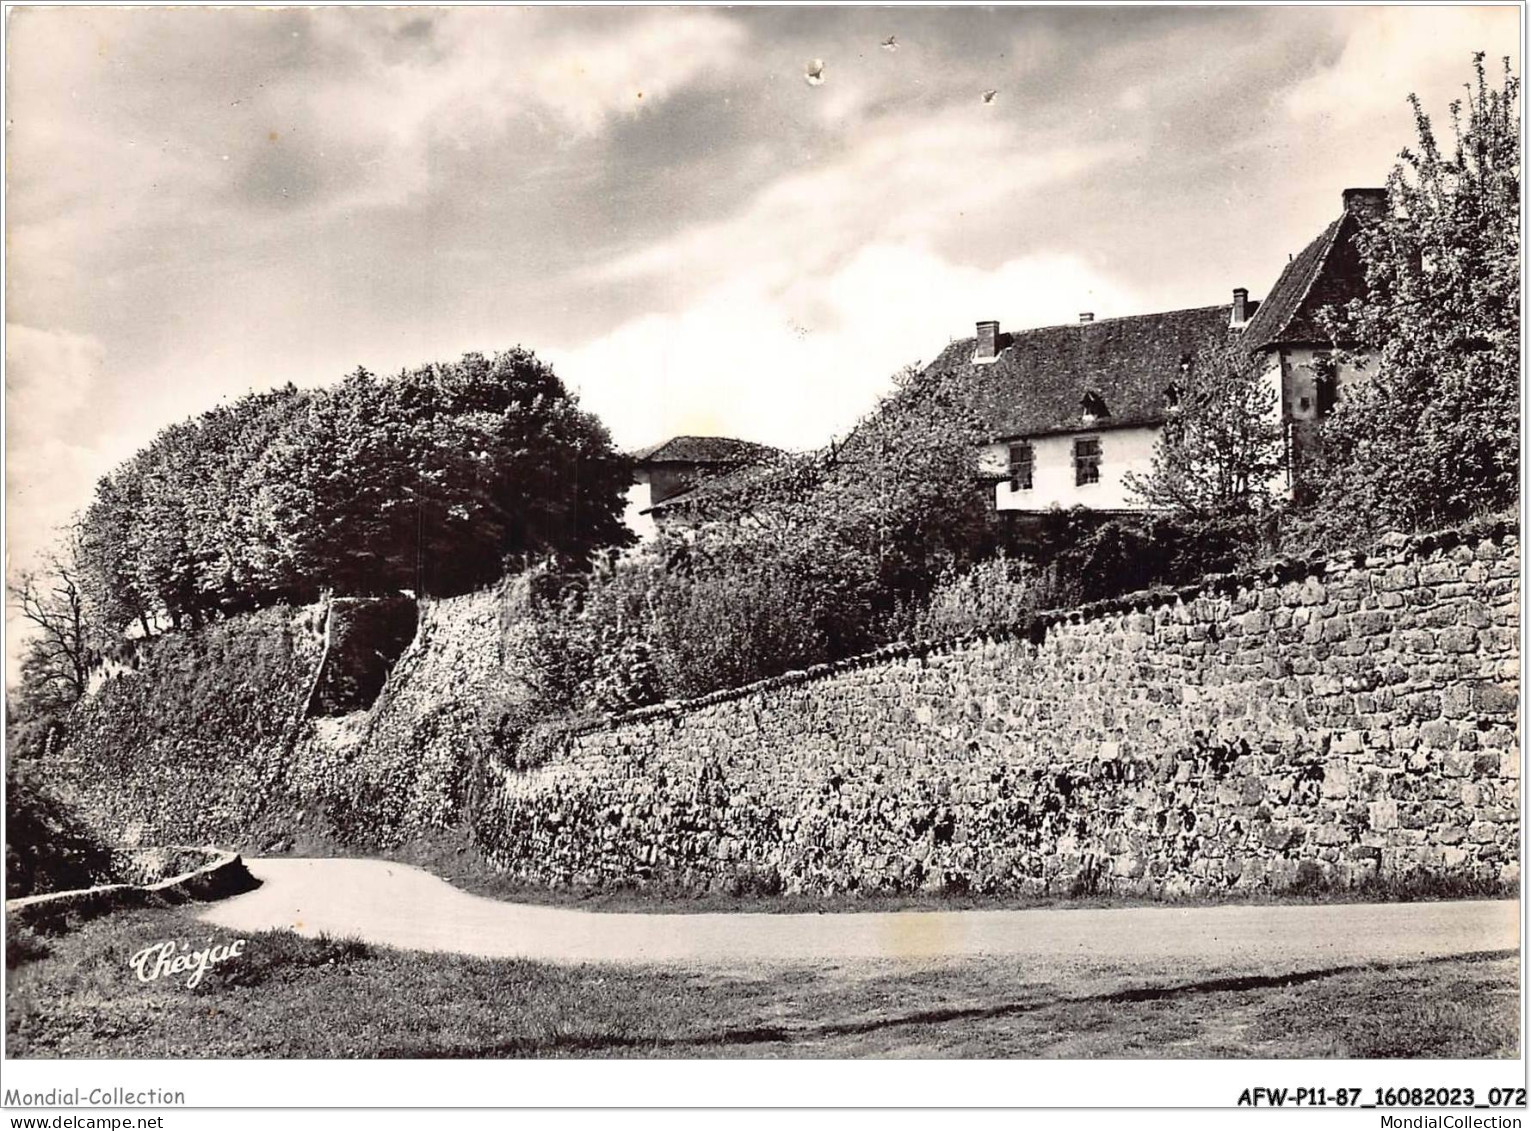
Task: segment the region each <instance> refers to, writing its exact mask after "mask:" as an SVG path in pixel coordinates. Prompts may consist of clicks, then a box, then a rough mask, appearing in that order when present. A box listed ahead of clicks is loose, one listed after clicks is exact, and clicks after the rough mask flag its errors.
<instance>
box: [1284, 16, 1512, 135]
mask: <svg viewBox="0 0 1531 1131" xmlns="http://www.w3.org/2000/svg"><path fill="white" fill-rule="evenodd" d="M1344 26H1345V27H1347V28H1349V34H1348V36H1347V38H1346V40H1345V47H1344V49H1343V50H1342V51H1341V53H1340V56H1339V58H1338V59H1337V60H1335V62H1334V63H1333V65H1331V66H1329V67H1326V68H1325V69H1323V70H1321V71H1319V72H1318V73H1317V74H1315V75H1313V76H1312V77H1311V78H1309V79H1307V80H1306V81H1304V82H1302V83H1300V84H1298V85H1297V86H1296V87H1294V88H1293V89H1292V90H1291V91H1290V92H1288V94H1287V97H1286V108H1287V111H1288V112H1289V113H1290V114H1291V115H1292V116H1293V117H1294V118H1297V119H1299V120H1307V119H1314V118H1321V119H1325V120H1327V121H1328V122H1329V123H1331V124H1333V125H1350V124H1353V123H1358V122H1362V121H1365V120H1368V119H1371V118H1374V117H1376V116H1378V115H1379V114H1386V113H1388V112H1390V111H1391V112H1393V113H1396V114H1400V115H1402V114H1406V113H1407V110H1406V108H1405V105H1404V96H1405V95H1406V94H1408V93H1409V92H1411V91H1412V92H1414V93H1416V94H1418V95H1419V96H1420V98H1421V100H1422V101H1423V102H1424V104H1425V109H1426V112H1428V113H1432V114H1434V113H1436V112H1439V113H1440V114H1441V115H1442V117H1444V110H1445V106H1446V104H1447V103H1448V102H1450V101H1451V100H1452V99H1455V98H1460V97H1462V96H1463V94H1464V91H1463V89H1462V85H1463V83H1464V82H1466V81H1467V79H1468V77H1469V74H1470V72H1469V69H1468V68H1469V65H1470V63H1471V60H1472V54H1473V52H1474V51H1484V52H1487V54H1488V63H1489V66H1490V74H1491V75H1492V74H1495V73H1497V72H1498V67H1499V63H1498V60H1499V59H1501V58H1503V57H1504V56H1509V58H1510V61H1511V63H1512V65H1513V66H1514V67H1515V69H1516V71H1517V73H1518V72H1519V69H1520V46H1519V42H1520V29H1519V9H1518V8H1514V7H1457V6H1453V7H1438V6H1430V5H1421V6H1419V7H1407V6H1400V5H1391V6H1386V7H1370V8H1352V9H1346V22H1345V24H1344Z"/></svg>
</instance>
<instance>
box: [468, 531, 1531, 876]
mask: <svg viewBox="0 0 1531 1131" xmlns="http://www.w3.org/2000/svg"><path fill="white" fill-rule="evenodd" d="M1516 535H1517V531H1516V530H1514V529H1513V528H1510V527H1505V526H1500V527H1496V528H1489V529H1487V530H1482V531H1479V532H1478V533H1475V534H1472V535H1462V534H1447V535H1441V536H1436V537H1434V538H1429V539H1414V540H1404V539H1402V538H1393V539H1390V540H1388V541H1387V542H1385V543H1384V545H1382V546H1379V547H1378V548H1377V550H1376V552H1374V553H1373V554H1370V555H1362V556H1359V557H1356V558H1351V559H1344V560H1332V561H1329V562H1320V563H1306V562H1288V563H1284V564H1281V565H1278V566H1275V567H1272V568H1271V569H1270V570H1268V571H1266V572H1264V573H1257V574H1253V575H1247V576H1242V577H1226V578H1220V579H1219V578H1213V579H1208V581H1206V582H1204V583H1203V584H1202V585H1201V586H1197V587H1192V588H1189V589H1184V590H1180V591H1178V592H1177V593H1175V594H1173V595H1167V596H1166V595H1157V596H1154V595H1140V596H1139V597H1137V598H1128V599H1125V600H1122V601H1115V602H1109V603H1103V604H1101V605H1099V606H1095V607H1093V608H1088V609H1084V610H1077V611H1075V612H1073V613H1070V614H1049V615H1048V616H1045V617H1043V618H1041V619H1040V620H1039V621H1037V622H1036V623H1034V624H1032V625H1029V626H1027V627H1025V628H1022V629H1017V630H1005V631H1002V632H996V633H995V634H993V635H991V636H989V637H987V638H983V637H979V638H968V639H964V640H961V641H957V642H952V643H949V644H946V645H938V646H931V647H927V648H892V649H884V650H883V651H881V652H879V653H877V654H875V655H873V656H870V657H863V658H861V659H859V660H855V661H850V662H847V663H842V664H836V665H826V666H825V667H824V668H822V669H818V670H815V671H811V672H808V673H797V674H795V675H789V676H787V677H783V678H780V679H776V680H771V681H766V682H765V683H762V684H757V685H755V686H752V687H749V688H744V689H739V690H737V691H731V692H724V693H719V694H715V695H712V696H708V697H706V698H704V699H701V700H698V701H695V702H693V703H689V704H681V705H671V706H667V707H663V708H657V709H656V708H650V709H646V710H644V711H640V712H636V713H634V714H632V715H628V716H625V717H623V718H620V719H617V720H614V721H613V722H612V723H611V724H609V725H607V726H604V727H601V728H598V729H595V730H591V731H589V732H587V733H583V734H581V735H578V736H577V737H574V738H573V739H571V740H570V742H569V744H568V746H567V748H566V749H565V750H564V751H563V756H562V757H561V758H558V759H557V760H555V761H554V762H552V763H551V764H548V765H545V766H543V767H541V768H539V769H537V770H533V771H528V772H519V773H518V772H512V771H501V772H500V775H499V779H498V782H497V786H496V788H495V790H494V792H493V795H492V796H491V797H490V798H489V799H488V803H487V804H486V806H485V808H484V811H483V812H482V813H481V814H480V820H479V822H478V827H479V833H480V837H481V838H482V839H483V840H484V841H485V842H486V846H487V847H488V849H489V851H490V853H491V857H492V858H493V859H494V860H495V861H496V862H497V863H498V864H499V865H500V866H501V867H503V868H504V869H506V870H507V871H509V872H512V873H514V874H516V875H518V876H521V877H524V878H526V879H529V880H533V881H537V882H542V883H548V884H568V883H578V884H605V883H629V882H635V881H638V882H642V881H664V882H669V883H674V884H676V885H678V886H681V887H689V888H701V887H739V886H752V887H753V886H758V887H764V888H768V889H774V888H775V887H777V886H780V887H782V888H784V889H786V890H788V891H798V890H801V891H812V892H838V891H845V890H853V889H857V890H885V891H898V890H909V889H913V888H919V887H926V888H931V887H941V888H946V889H972V890H979V891H1019V892H1034V893H1070V892H1073V893H1080V892H1087V891H1107V890H1109V891H1118V892H1132V893H1144V894H1177V893H1208V892H1215V891H1218V890H1225V889H1228V888H1241V889H1261V888H1264V889H1277V890H1280V889H1290V888H1293V887H1298V888H1301V887H1305V886H1315V885H1317V884H1320V883H1334V884H1341V885H1353V884H1358V883H1362V882H1365V881H1367V880H1369V879H1371V878H1373V877H1379V876H1380V877H1381V878H1383V879H1394V880H1403V879H1407V878H1408V876H1409V874H1410V873H1419V872H1425V873H1431V874H1435V875H1437V876H1444V877H1447V878H1449V879H1453V880H1463V881H1468V882H1472V883H1483V884H1485V885H1494V884H1503V885H1507V886H1508V885H1514V884H1516V883H1518V879H1519V877H1518V874H1517V866H1516V864H1515V860H1516V859H1517V857H1518V845H1519V836H1520V830H1519V826H1518V789H1519V780H1520V778H1519V773H1520V772H1519V761H1518V749H1517V741H1516V706H1517V697H1518V693H1519V643H1518V637H1517V626H1518V623H1519V593H1518V578H1519V553H1518V547H1517V543H1516Z"/></svg>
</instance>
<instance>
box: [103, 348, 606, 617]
mask: <svg viewBox="0 0 1531 1131" xmlns="http://www.w3.org/2000/svg"><path fill="white" fill-rule="evenodd" d="M628 478H629V471H628V467H627V465H626V464H625V462H624V461H623V460H622V459H621V458H620V457H619V456H618V455H617V454H616V452H615V451H614V450H613V449H612V446H611V442H610V438H609V436H608V434H607V432H606V430H605V428H604V427H602V425H601V424H600V423H599V421H597V420H596V419H595V418H594V417H593V416H591V415H590V414H589V413H586V412H583V411H582V410H580V408H579V407H578V403H577V401H576V400H575V398H574V397H572V396H571V395H570V394H569V392H568V391H567V390H566V389H565V388H564V386H563V384H562V383H561V382H560V381H559V380H558V378H557V377H556V376H555V375H554V374H553V371H552V370H551V369H550V368H549V367H548V366H547V365H545V364H544V363H542V362H540V361H538V360H537V358H536V357H535V356H533V355H532V354H531V353H529V352H528V351H525V350H521V349H515V350H511V351H508V352H506V353H501V354H496V355H495V356H493V357H486V356H484V355H482V354H468V355H466V356H464V357H463V358H462V360H460V361H458V362H454V363H450V364H445V365H430V366H425V367H422V368H419V369H415V370H410V371H407V372H404V373H401V374H399V375H398V376H397V377H394V378H390V379H382V378H378V377H376V376H375V375H373V374H371V373H369V372H367V371H366V370H365V369H360V370H357V372H355V373H353V374H352V375H351V376H349V377H347V378H346V379H345V380H344V381H342V382H341V383H340V384H339V385H337V386H335V387H333V388H330V389H325V390H319V391H300V390H298V389H296V388H295V387H293V386H291V385H289V386H287V387H286V388H283V389H278V390H275V391H273V392H270V393H262V394H259V395H254V396H249V397H245V398H242V399H241V400H239V401H236V402H235V403H233V404H232V405H227V406H223V407H220V408H218V409H215V410H213V411H211V412H207V413H204V414H203V415H202V416H200V417H198V418H196V419H194V420H189V421H186V422H183V423H181V424H177V425H174V426H172V427H170V428H167V429H165V430H164V431H163V432H161V433H160V435H159V436H158V437H156V439H155V441H154V442H153V443H152V444H151V445H150V446H149V447H148V448H146V449H145V450H144V451H142V452H140V453H138V455H136V456H135V457H134V458H133V459H131V460H129V461H128V462H127V463H126V464H125V465H123V467H121V468H119V469H118V470H117V471H116V472H115V473H114V474H113V475H111V476H109V477H107V478H106V479H104V480H103V481H102V482H101V483H100V484H99V485H98V488H97V491H96V497H95V499H94V501H93V503H92V505H91V507H90V508H89V510H88V511H87V512H86V515H85V519H84V529H83V536H82V545H83V561H84V562H85V563H86V564H87V566H88V572H89V574H90V584H91V586H92V588H93V589H95V590H99V591H100V592H101V594H102V601H101V604H102V607H103V609H105V610H106V611H107V619H108V621H109V622H110V623H111V625H112V626H113V627H114V628H115V629H117V630H118V631H121V630H123V629H125V628H126V627H127V626H128V625H129V624H131V623H134V622H135V621H136V622H137V624H138V626H139V629H140V630H141V631H142V632H143V633H144V634H146V635H147V634H150V633H152V632H153V631H155V630H157V629H159V628H160V627H162V624H163V622H167V621H168V623H169V624H170V625H171V626H172V627H177V626H180V625H182V624H189V625H190V626H191V627H197V626H198V625H200V624H202V623H204V622H205V621H206V620H207V619H209V618H211V617H215V616H219V615H224V614H227V613H230V612H235V611H241V610H247V609H251V608H256V607H261V606H264V605H269V604H272V603H274V602H277V601H281V600H307V599H311V598H312V597H313V596H314V595H316V594H317V593H318V592H319V591H321V590H322V589H332V590H335V591H337V592H341V593H352V594H364V593H381V592H391V591H396V590H398V589H412V590H415V591H417V592H422V593H432V594H445V593H454V592H462V591H465V590H467V589H470V588H473V587H476V586H479V585H483V584H486V583H488V582H491V581H493V580H495V579H496V578H498V577H499V576H501V574H502V573H503V572H504V571H505V570H506V568H507V567H508V566H516V565H524V564H525V563H527V562H529V561H532V560H534V559H537V558H540V557H542V556H546V555H552V556H554V557H557V558H560V559H563V560H565V561H568V562H580V561H583V560H584V559H585V558H587V557H588V555H589V554H590V553H591V552H592V551H593V550H594V549H596V548H598V547H601V546H606V545H613V544H620V543H622V542H623V541H624V540H625V539H626V538H627V533H626V531H625V529H624V528H623V526H622V524H621V510H622V496H623V492H624V491H625V488H626V486H627V483H628Z"/></svg>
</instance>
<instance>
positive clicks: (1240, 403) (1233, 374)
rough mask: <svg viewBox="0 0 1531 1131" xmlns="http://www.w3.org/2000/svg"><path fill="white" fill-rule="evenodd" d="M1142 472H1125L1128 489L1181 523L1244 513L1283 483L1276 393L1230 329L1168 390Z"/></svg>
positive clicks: (1254, 510)
mask: <svg viewBox="0 0 1531 1131" xmlns="http://www.w3.org/2000/svg"><path fill="white" fill-rule="evenodd" d="M1173 400H1174V403H1173V404H1172V406H1171V407H1170V410H1169V417H1168V419H1167V420H1166V421H1165V424H1164V428H1163V430H1162V431H1161V432H1160V434H1159V438H1158V440H1157V441H1156V443H1155V445H1154V454H1153V462H1152V464H1151V468H1150V471H1149V474H1148V475H1147V476H1140V475H1137V474H1135V473H1132V472H1129V473H1128V474H1127V475H1126V477H1125V480H1126V486H1127V490H1128V492H1129V494H1131V495H1132V496H1133V497H1135V498H1137V499H1139V500H1140V501H1142V502H1143V503H1144V504H1145V505H1146V506H1147V507H1148V508H1149V509H1151V510H1154V511H1158V512H1161V513H1164V514H1168V515H1172V516H1175V517H1177V518H1180V519H1182V520H1184V521H1188V522H1192V523H1197V522H1205V521H1217V520H1227V519H1233V518H1247V517H1251V516H1254V515H1258V514H1261V513H1263V512H1265V511H1267V510H1269V508H1270V507H1271V506H1272V505H1273V504H1274V503H1275V501H1276V498H1277V493H1278V492H1279V491H1280V490H1282V489H1283V488H1284V487H1285V471H1286V445H1285V441H1284V437H1283V434H1282V425H1281V409H1280V393H1279V391H1278V390H1277V389H1276V387H1275V386H1274V385H1273V384H1272V383H1271V382H1270V381H1268V380H1267V379H1266V377H1265V375H1264V374H1263V373H1262V372H1261V369H1260V367H1259V365H1258V364H1257V363H1256V361H1255V359H1253V358H1251V357H1250V355H1249V353H1248V351H1246V350H1244V349H1243V348H1241V345H1240V339H1239V338H1238V336H1237V335H1236V334H1230V335H1224V336H1222V337H1220V338H1218V339H1215V340H1211V341H1208V342H1207V343H1206V344H1205V345H1204V347H1203V348H1201V349H1199V350H1197V351H1196V353H1195V355H1194V357H1193V359H1192V361H1191V363H1190V365H1189V367H1188V368H1187V369H1186V370H1185V373H1184V375H1183V377H1182V379H1181V381H1180V382H1179V383H1178V385H1177V387H1176V388H1175V390H1174V392H1173Z"/></svg>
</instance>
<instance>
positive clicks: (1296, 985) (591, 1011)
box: [6, 905, 1519, 1058]
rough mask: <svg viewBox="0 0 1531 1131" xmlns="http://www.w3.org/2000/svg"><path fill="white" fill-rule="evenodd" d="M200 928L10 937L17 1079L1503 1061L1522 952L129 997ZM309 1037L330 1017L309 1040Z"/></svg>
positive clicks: (345, 965)
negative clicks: (498, 1069) (153, 1065)
mask: <svg viewBox="0 0 1531 1131" xmlns="http://www.w3.org/2000/svg"><path fill="white" fill-rule="evenodd" d="M195 914H196V907H195V906H194V905H192V906H183V907H175V908H166V909H159V910H152V911H132V912H121V913H118V914H116V915H113V916H110V917H107V918H102V919H97V920H93V921H91V922H88V923H84V924H81V925H78V926H77V927H76V928H74V929H72V930H70V931H68V932H66V933H63V934H59V935H51V936H48V935H44V936H37V935H33V934H31V933H30V932H16V933H13V934H12V936H11V946H10V950H9V962H10V963H11V964H13V965H12V967H11V968H10V969H8V970H7V973H6V978H7V988H8V993H7V1003H6V1011H7V1016H6V1026H7V1030H8V1041H9V1052H10V1054H11V1055H12V1056H19V1057H59V1056H67V1057H374V1056H376V1057H474V1058H483V1057H540V1056H561V1057H562V1056H596V1057H630V1056H666V1057H719V1056H722V1057H737V1056H787V1057H863V1056H919V1057H1278V1058H1279V1057H1326V1058H1327V1057H1398V1056H1404V1057H1513V1056H1516V1055H1517V1052H1518V1048H1519V1033H1518V993H1517V980H1518V970H1519V959H1518V957H1517V956H1516V955H1515V954H1514V953H1491V954H1482V955H1474V956H1470V957H1465V958H1460V959H1452V960H1448V961H1434V962H1421V963H1410V964H1403V965H1394V966H1368V967H1352V968H1344V969H1339V970H1333V971H1316V972H1305V973H1301V974H1296V975H1289V976H1285V977H1282V976H1271V975H1270V972H1268V971H1259V970H1251V969H1239V968H1237V967H1233V966H1219V967H1212V966H1202V967H1192V968H1188V967H1186V966H1184V965H1183V964H1177V965H1176V966H1175V967H1173V968H1170V967H1164V968H1155V967H1153V966H1150V965H1144V964H1136V965H1133V964H1127V963H1117V964H1113V965H1100V964H1094V965H1092V964H1085V963H1075V964H1070V965H1068V966H1066V967H1064V968H1061V969H1060V968H1058V967H1057V965H1056V964H1052V965H1050V966H1048V967H1047V968H1041V967H1040V966H1039V965H1037V964H1035V963H1031V964H1028V963H1026V962H1023V961H1019V960H1013V959H1012V960H1002V959H986V960H964V961H960V962H943V963H932V964H918V965H916V964H897V963H891V962H866V963H850V964H831V963H825V964H820V965H815V966H808V967H793V968H781V967H757V968H747V969H734V970H718V969H713V968H695V969H684V968H681V969H658V968H645V967H617V966H572V967H563V966H553V965H546V964H540V963H534V962H527V961H490V960H481V959H468V958H457V957H450V956H441V955H428V954H416V953H404V952H398V951H388V950H374V949H369V948H367V947H365V946H363V945H361V944H357V943H352V942H347V941H344V940H338V941H337V940H307V939H302V938H299V937H298V936H296V935H292V934H287V933H280V932H277V933H265V934H259V935H254V936H251V937H250V938H249V940H248V943H247V945H246V947H245V948H244V952H243V953H242V954H241V955H239V956H238V957H236V958H232V959H230V960H229V961H228V962H227V963H225V964H223V965H220V966H217V967H214V968H213V969H212V970H211V971H210V972H209V973H208V974H207V975H206V976H205V978H204V980H203V981H202V983H201V984H200V985H198V986H197V987H196V988H194V989H188V988H187V987H186V984H185V983H186V981H187V976H186V975H184V974H182V975H180V976H176V977H166V978H164V979H161V980H159V981H155V982H148V983H145V982H140V981H139V980H138V979H137V978H136V977H135V976H134V973H133V971H132V969H131V968H130V966H129V959H130V957H131V956H132V955H133V954H134V953H135V952H137V951H138V950H140V949H142V948H143V947H146V946H149V945H151V944H154V943H158V942H161V941H164V940H181V939H185V940H187V941H188V942H189V943H190V944H191V946H192V948H194V949H195V948H197V947H200V946H205V945H208V944H209V943H212V944H214V945H216V944H220V943H227V942H229V941H231V939H232V936H228V935H227V934H226V933H224V932H219V931H210V929H209V927H208V926H207V925H206V924H203V923H200V922H198V921H197V920H196V918H195ZM316 1018H323V1022H322V1023H321V1024H316V1023H315V1019H316Z"/></svg>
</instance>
